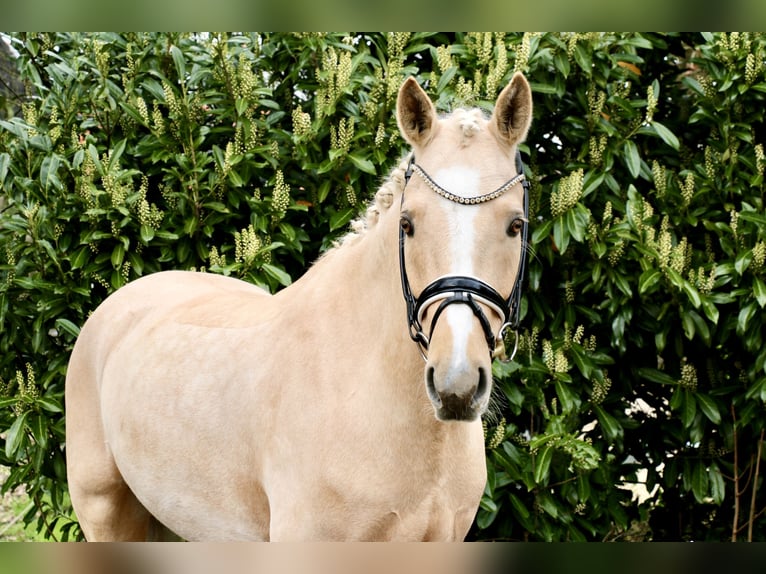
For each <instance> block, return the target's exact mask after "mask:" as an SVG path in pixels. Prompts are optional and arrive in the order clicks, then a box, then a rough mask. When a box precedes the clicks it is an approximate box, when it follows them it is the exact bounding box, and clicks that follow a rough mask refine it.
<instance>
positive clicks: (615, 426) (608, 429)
mask: <svg viewBox="0 0 766 574" xmlns="http://www.w3.org/2000/svg"><path fill="white" fill-rule="evenodd" d="M593 410H594V411H596V418H597V419H598V422H599V424H600V425H601V428H602V429H603V430H604V436H605V437H606V438H607V439H608V440H610V441H614V440H616V439H618V438H620V437H621V436H622V425H620V423H618V422H617V419H615V418H614V417H613V416H612V415H610V414H609V413H607V412H606V411H605V410H604V409H603V407H601V405H593Z"/></svg>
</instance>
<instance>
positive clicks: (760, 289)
mask: <svg viewBox="0 0 766 574" xmlns="http://www.w3.org/2000/svg"><path fill="white" fill-rule="evenodd" d="M753 294H754V295H755V299H756V301H758V304H759V305H760V306H761V309H763V308H764V307H766V284H764V282H763V281H761V278H760V277H756V278H755V279H754V280H753Z"/></svg>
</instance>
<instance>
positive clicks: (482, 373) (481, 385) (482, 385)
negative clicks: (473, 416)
mask: <svg viewBox="0 0 766 574" xmlns="http://www.w3.org/2000/svg"><path fill="white" fill-rule="evenodd" d="M488 388H489V383H488V377H487V371H486V370H485V369H484V367H479V382H478V383H477V385H476V392H475V393H474V394H473V400H474V402H478V401H480V400H481V399H482V397H483V396H484V395H486V394H487V389H488Z"/></svg>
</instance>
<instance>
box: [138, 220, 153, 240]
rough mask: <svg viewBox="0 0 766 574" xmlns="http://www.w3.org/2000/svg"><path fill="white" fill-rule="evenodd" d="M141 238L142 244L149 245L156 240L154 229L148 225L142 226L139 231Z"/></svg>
mask: <svg viewBox="0 0 766 574" xmlns="http://www.w3.org/2000/svg"><path fill="white" fill-rule="evenodd" d="M139 237H140V238H141V242H142V243H143V244H144V245H146V244H148V243H149V242H150V241H151V240H152V239H154V229H152V228H151V227H149V226H148V225H144V224H141V228H140V230H139Z"/></svg>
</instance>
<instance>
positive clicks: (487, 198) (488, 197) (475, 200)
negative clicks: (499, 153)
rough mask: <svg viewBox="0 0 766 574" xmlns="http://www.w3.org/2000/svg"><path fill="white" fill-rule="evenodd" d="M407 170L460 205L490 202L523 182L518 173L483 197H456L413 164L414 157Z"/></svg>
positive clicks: (522, 176)
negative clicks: (413, 172)
mask: <svg viewBox="0 0 766 574" xmlns="http://www.w3.org/2000/svg"><path fill="white" fill-rule="evenodd" d="M409 170H413V171H415V172H416V173H417V174H418V175H419V176H420V177H422V178H423V181H424V182H425V184H426V185H427V186H428V187H430V188H431V189H432V190H433V191H435V192H436V193H437V194H439V195H441V196H442V197H443V198H445V199H449V200H450V201H454V202H455V203H459V204H461V205H477V204H479V203H484V202H487V201H492V200H493V199H496V198H498V197H500V196H501V195H503V194H504V193H505V192H506V191H508V190H509V189H511V188H512V187H513V186H514V185H516V184H517V183H519V182H520V181H523V180H524V174H523V173H519V175H517V176H516V177H514V178H513V179H511V180H509V181H507V182H506V183H505V184H503V185H502V186H501V187H498V188H497V189H496V190H495V191H491V192H490V193H485V194H484V195H478V196H476V197H463V196H462V195H456V194H454V193H451V192H449V191H447V190H446V189H444V188H443V187H441V186H440V185H439V184H438V183H436V182H435V181H434V180H433V179H431V176H430V175H428V174H427V173H426V172H425V170H424V169H423V168H422V167H420V166H419V165H418V164H416V163H415V158H414V157H413V158H412V159H411V160H410V165H409V169H408V171H409Z"/></svg>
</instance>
